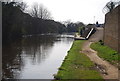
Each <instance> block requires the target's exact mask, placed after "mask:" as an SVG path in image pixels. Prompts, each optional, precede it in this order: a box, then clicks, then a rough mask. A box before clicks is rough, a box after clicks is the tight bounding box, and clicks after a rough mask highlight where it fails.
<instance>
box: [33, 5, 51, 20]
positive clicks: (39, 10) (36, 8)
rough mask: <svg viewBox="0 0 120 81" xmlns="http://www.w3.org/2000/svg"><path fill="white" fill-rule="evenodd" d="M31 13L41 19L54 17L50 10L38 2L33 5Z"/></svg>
mask: <svg viewBox="0 0 120 81" xmlns="http://www.w3.org/2000/svg"><path fill="white" fill-rule="evenodd" d="M31 15H32V16H33V17H36V18H41V19H52V17H51V14H50V12H49V11H48V10H47V9H46V8H45V7H44V6H43V5H42V4H40V5H38V4H37V3H35V4H34V5H33V7H32V12H31Z"/></svg>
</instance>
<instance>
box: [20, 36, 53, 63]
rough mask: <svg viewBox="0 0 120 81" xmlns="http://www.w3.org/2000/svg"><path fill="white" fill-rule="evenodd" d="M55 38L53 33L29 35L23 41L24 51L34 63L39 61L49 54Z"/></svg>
mask: <svg viewBox="0 0 120 81" xmlns="http://www.w3.org/2000/svg"><path fill="white" fill-rule="evenodd" d="M54 40H55V37H54V36H51V35H43V36H32V37H27V38H25V39H24V40H23V41H22V44H23V53H24V54H25V55H26V56H27V57H30V58H31V59H32V63H33V64H34V63H36V62H37V63H39V62H41V61H42V60H44V59H45V58H46V57H47V56H48V54H49V53H48V52H50V50H51V46H53V42H54ZM24 54H23V55H24Z"/></svg>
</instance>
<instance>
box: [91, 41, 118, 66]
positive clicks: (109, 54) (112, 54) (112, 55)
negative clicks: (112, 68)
mask: <svg viewBox="0 0 120 81" xmlns="http://www.w3.org/2000/svg"><path fill="white" fill-rule="evenodd" d="M90 47H91V48H92V49H94V50H96V51H97V52H98V56H99V57H101V58H103V59H104V60H107V61H109V62H110V63H112V64H117V63H118V62H119V61H120V59H118V58H120V54H118V52H116V51H115V50H113V49H111V48H109V47H107V46H104V45H101V43H100V42H96V43H93V44H92V45H91V46H90Z"/></svg>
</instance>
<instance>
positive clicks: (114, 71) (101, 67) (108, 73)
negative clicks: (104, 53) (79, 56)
mask: <svg viewBox="0 0 120 81" xmlns="http://www.w3.org/2000/svg"><path fill="white" fill-rule="evenodd" d="M102 38H103V28H97V31H96V32H95V34H93V35H92V36H91V37H90V39H89V40H87V41H86V42H85V43H84V45H83V48H82V51H81V52H82V53H84V54H86V55H87V56H88V57H89V58H90V60H91V61H93V62H94V63H95V65H96V69H97V70H98V71H99V72H100V73H101V75H102V76H103V78H104V79H118V68H117V67H115V66H113V65H111V64H110V63H109V62H107V61H105V60H103V59H102V58H100V57H99V56H98V55H97V52H96V51H94V50H92V49H91V48H90V45H91V44H92V43H93V42H97V41H99V40H101V39H102Z"/></svg>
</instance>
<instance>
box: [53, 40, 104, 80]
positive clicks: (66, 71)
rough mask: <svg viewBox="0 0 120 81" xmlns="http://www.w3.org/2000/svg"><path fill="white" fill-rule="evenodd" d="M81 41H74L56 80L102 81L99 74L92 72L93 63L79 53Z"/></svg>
mask: <svg viewBox="0 0 120 81" xmlns="http://www.w3.org/2000/svg"><path fill="white" fill-rule="evenodd" d="M83 43H84V41H83V40H76V41H74V43H73V45H72V47H71V49H70V51H68V55H67V56H66V57H65V60H64V61H63V63H62V65H61V67H60V68H59V71H58V73H57V75H55V78H56V79H102V77H101V76H100V74H99V72H97V71H96V70H94V66H95V65H94V63H93V62H91V61H90V59H89V58H88V57H87V56H86V55H85V54H82V53H80V51H81V48H82V44H83Z"/></svg>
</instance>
